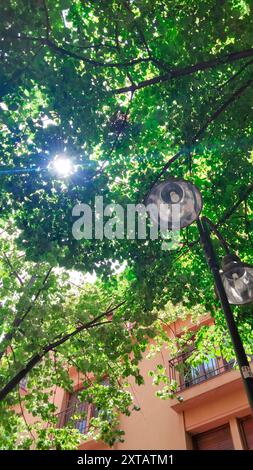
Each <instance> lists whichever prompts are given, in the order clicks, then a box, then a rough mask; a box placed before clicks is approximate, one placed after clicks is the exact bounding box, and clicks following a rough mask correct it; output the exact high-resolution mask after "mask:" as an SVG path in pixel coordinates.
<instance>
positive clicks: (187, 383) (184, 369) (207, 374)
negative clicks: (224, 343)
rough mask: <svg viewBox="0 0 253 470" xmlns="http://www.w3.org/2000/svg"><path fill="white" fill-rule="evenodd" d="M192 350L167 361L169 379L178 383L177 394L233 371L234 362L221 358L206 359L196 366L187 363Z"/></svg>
mask: <svg viewBox="0 0 253 470" xmlns="http://www.w3.org/2000/svg"><path fill="white" fill-rule="evenodd" d="M193 352H194V350H191V351H188V352H184V353H182V354H179V355H178V356H176V357H174V358H173V359H170V361H169V378H170V380H171V381H172V380H175V381H176V382H177V383H178V389H177V392H180V391H182V390H185V389H187V388H189V387H192V386H194V385H197V384H200V383H202V382H205V381H206V380H209V379H211V378H213V377H216V376H217V375H221V374H224V373H225V372H228V371H229V370H231V369H233V367H234V364H235V361H234V360H232V361H230V362H227V361H226V360H225V359H223V358H208V359H206V360H205V361H204V362H202V363H201V364H199V365H197V366H192V365H191V364H189V363H188V361H187V360H188V358H189V357H190V356H191V355H192V354H193Z"/></svg>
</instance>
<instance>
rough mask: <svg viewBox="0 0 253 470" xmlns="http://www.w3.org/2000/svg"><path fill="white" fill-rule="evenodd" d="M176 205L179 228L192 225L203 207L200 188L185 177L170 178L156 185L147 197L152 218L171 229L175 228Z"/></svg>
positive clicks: (147, 204) (161, 225)
mask: <svg viewBox="0 0 253 470" xmlns="http://www.w3.org/2000/svg"><path fill="white" fill-rule="evenodd" d="M176 205H177V207H176V208H177V209H178V211H179V214H178V219H179V225H180V227H179V228H183V227H187V226H188V225H191V224H192V223H193V222H194V221H195V220H196V219H197V218H198V216H199V214H200V212H201V210H202V207H203V203H202V197H201V194H200V191H199V190H198V188H197V187H196V186H194V185H193V184H192V183H190V182H189V181H186V180H184V179H176V178H169V179H167V180H166V181H163V182H162V183H158V184H157V185H155V186H154V187H153V189H152V190H151V192H150V193H149V195H148V197H147V199H146V206H148V210H149V212H150V216H151V218H152V220H153V221H154V222H155V223H158V225H160V227H165V228H168V229H169V230H171V229H172V228H173V206H174V209H175V206H176ZM157 213H158V214H157ZM157 215H158V217H157Z"/></svg>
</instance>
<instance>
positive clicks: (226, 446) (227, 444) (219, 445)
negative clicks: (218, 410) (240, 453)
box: [193, 424, 234, 450]
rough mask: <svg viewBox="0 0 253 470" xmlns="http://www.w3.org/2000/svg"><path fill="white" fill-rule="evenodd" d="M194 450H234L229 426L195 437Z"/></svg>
mask: <svg viewBox="0 0 253 470" xmlns="http://www.w3.org/2000/svg"><path fill="white" fill-rule="evenodd" d="M193 444H194V448H195V449H197V450H233V449H234V446H233V441H232V437H231V432H230V427H229V425H228V424H227V425H225V426H222V427H219V428H216V429H212V430H210V431H207V432H203V433H201V434H197V435H196V436H193Z"/></svg>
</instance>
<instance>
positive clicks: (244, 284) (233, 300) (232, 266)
mask: <svg viewBox="0 0 253 470" xmlns="http://www.w3.org/2000/svg"><path fill="white" fill-rule="evenodd" d="M220 274H221V278H222V282H223V285H224V288H225V291H226V294H227V298H228V301H229V303H230V304H233V305H244V304H248V303H250V302H252V301H253V266H251V265H249V264H246V263H242V261H241V260H240V258H238V256H236V255H227V256H225V257H224V258H223V261H222V270H221V273H220Z"/></svg>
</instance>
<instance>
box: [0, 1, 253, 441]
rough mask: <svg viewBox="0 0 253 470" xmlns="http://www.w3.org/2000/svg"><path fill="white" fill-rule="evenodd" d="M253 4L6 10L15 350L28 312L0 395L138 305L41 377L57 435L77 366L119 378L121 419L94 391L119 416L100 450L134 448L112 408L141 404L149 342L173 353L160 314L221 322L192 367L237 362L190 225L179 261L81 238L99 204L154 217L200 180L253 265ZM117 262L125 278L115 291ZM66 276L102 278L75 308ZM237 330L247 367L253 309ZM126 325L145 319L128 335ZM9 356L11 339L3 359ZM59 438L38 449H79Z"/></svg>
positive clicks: (5, 158) (0, 152)
mask: <svg viewBox="0 0 253 470" xmlns="http://www.w3.org/2000/svg"><path fill="white" fill-rule="evenodd" d="M252 7H253V5H252V2H251V0H240V1H239V0H227V1H217V0H204V1H201V2H200V1H198V0H192V1H191V2H188V1H181V0H180V1H179V0H176V1H175V0H173V1H170V0H167V1H165V0H120V1H116V0H95V1H92V2H91V1H86V2H83V1H82V0H74V1H71V2H70V1H68V0H54V1H53V0H8V1H6V2H2V5H1V7H0V13H1V25H0V38H1V42H0V50H1V70H0V122H1V142H0V160H1V169H0V190H1V223H2V227H3V230H7V233H8V234H10V230H11V233H12V231H13V230H15V232H16V233H15V236H14V237H12V236H11V237H10V239H9V236H10V235H8V236H7V237H4V236H3V237H2V239H1V252H2V255H3V257H2V260H1V266H0V269H1V278H2V288H1V326H2V329H3V335H8V334H10V332H11V331H12V329H13V321H14V322H15V319H17V318H22V315H21V313H22V312H23V313H25V312H26V311H27V309H29V305H30V303H31V302H32V309H31V310H29V312H28V314H27V316H25V318H24V320H22V324H20V325H15V324H14V327H15V334H14V336H13V337H12V338H11V339H12V341H11V346H12V348H13V352H10V353H9V354H8V355H6V354H3V364H2V369H1V378H0V379H1V388H4V387H5V386H6V384H9V383H10V381H11V380H12V379H13V378H15V376H16V374H17V373H18V372H19V371H20V370H22V369H23V368H24V366H25V365H26V364H27V362H28V361H29V360H30V359H31V358H32V357H33V356H34V355H35V354H40V353H41V351H43V348H45V346H46V345H48V344H51V343H52V342H53V341H55V339H56V338H60V337H63V335H64V334H68V333H70V332H72V331H74V330H75V329H76V328H77V325H79V326H80V324H85V323H86V322H88V321H91V320H92V319H93V318H95V317H96V316H98V315H99V314H101V313H102V312H106V311H107V309H108V305H110V304H111V302H112V300H113V304H112V305H113V307H116V306H117V305H120V304H121V302H123V301H124V302H125V303H124V304H122V305H120V306H119V308H118V309H116V310H115V312H114V315H113V320H112V322H111V323H110V325H109V324H107V325H104V326H103V325H102V326H98V327H96V328H91V329H89V330H83V331H81V332H80V333H78V334H77V335H76V336H74V337H72V338H71V341H66V343H64V344H61V345H59V348H58V347H57V350H56V349H54V350H53V351H52V350H51V353H50V354H46V355H45V356H43V361H42V362H43V365H42V363H41V362H40V364H36V365H35V367H34V368H33V369H32V370H31V373H30V377H31V378H30V380H29V394H27V395H26V397H25V402H26V404H25V406H27V407H28V409H29V410H30V411H31V412H32V413H33V414H34V415H36V416H38V417H40V418H43V419H44V420H45V421H48V422H49V423H51V424H52V425H53V424H54V423H52V420H53V418H52V416H53V414H54V413H53V411H54V409H53V404H52V402H49V401H48V399H47V398H46V397H48V394H47V393H46V392H45V394H44V392H42V390H44V389H46V388H48V387H51V386H55V385H61V386H63V388H65V389H71V384H70V382H69V378H68V373H67V371H68V366H69V365H70V364H71V361H72V362H74V363H75V366H76V367H77V369H78V370H80V372H81V373H84V374H85V373H86V374H87V373H89V372H91V373H93V374H94V375H95V377H96V381H95V385H96V383H98V384H99V383H100V381H101V380H102V379H103V377H104V375H105V374H106V375H108V376H109V377H110V383H111V389H110V393H111V402H110V403H111V404H110V406H109V397H108V396H107V398H106V396H100V394H99V391H98V390H97V389H96V386H95V385H94V387H93V388H92V386H91V388H90V391H89V392H87V393H91V391H92V390H93V392H92V397H90V399H93V400H94V401H96V400H97V401H98V406H100V407H101V410H102V409H103V410H105V409H106V408H107V409H108V410H109V411H108V412H109V413H112V414H111V416H110V420H111V421H110V420H109V421H108V419H106V417H105V416H104V418H103V419H102V417H103V413H102V412H101V415H100V416H101V420H102V422H101V423H100V425H99V426H100V430H101V429H102V430H103V429H104V432H102V437H103V438H104V439H105V440H107V441H108V442H110V443H112V442H113V440H114V438H117V439H120V438H121V436H120V435H119V434H118V435H117V432H119V431H117V423H116V421H115V422H114V420H116V418H115V416H116V414H115V413H114V410H115V409H116V410H118V411H119V410H120V411H121V412H126V413H128V411H129V407H130V408H131V406H132V405H131V399H130V396H129V392H128V391H127V389H125V388H124V386H122V384H121V385H119V384H118V380H119V378H120V377H123V382H124V380H125V378H127V377H128V376H130V375H133V376H134V377H135V378H136V380H137V382H139V383H141V382H142V380H143V379H142V378H141V376H140V374H139V369H138V362H139V360H140V359H141V357H142V354H143V351H144V350H145V348H146V346H147V343H148V336H150V335H154V334H155V335H156V340H157V344H158V345H159V344H161V342H162V341H166V335H165V334H164V330H163V328H162V326H161V325H162V323H161V321H159V320H156V321H155V319H156V318H157V316H158V317H161V314H160V313H159V312H164V314H163V315H164V317H163V321H166V322H170V321H172V320H173V319H174V318H175V317H184V316H185V315H186V314H188V313H189V312H191V314H193V313H194V312H197V313H199V314H202V313H205V312H207V311H209V312H211V314H212V315H213V316H215V326H214V327H212V328H211V329H210V328H204V329H203V328H201V329H200V331H199V333H198V337H197V346H198V350H199V353H198V358H197V359H198V360H201V359H203V357H204V356H206V355H208V354H211V353H213V352H214V351H216V352H217V349H218V351H219V350H220V348H221V346H222V348H223V350H222V353H223V355H225V357H228V358H229V357H231V355H232V354H233V353H232V348H231V343H230V340H229V337H228V334H227V330H226V326H225V323H224V318H223V315H222V313H221V311H220V307H219V304H218V302H217V300H216V299H215V296H214V292H213V282H212V279H211V275H210V274H209V272H208V269H207V267H206V264H205V259H204V255H203V252H202V249H201V247H200V244H199V240H198V233H197V229H196V227H195V225H192V226H191V227H189V228H188V229H186V230H184V231H182V234H181V236H182V239H181V245H180V247H179V248H178V249H177V250H175V251H171V252H166V251H162V250H161V241H160V240H157V241H144V240H126V239H124V240H117V239H114V240H107V239H104V240H95V239H92V240H81V241H77V240H75V239H74V238H73V236H72V233H71V228H72V223H73V217H72V208H73V206H74V205H75V204H76V203H77V202H79V201H80V202H83V203H87V204H90V205H93V204H94V198H95V196H96V195H103V197H104V202H105V204H107V203H111V202H115V203H119V204H122V205H123V206H124V205H125V204H127V203H137V202H143V200H144V198H145V195H146V194H147V192H148V191H149V190H150V188H151V187H152V185H153V184H154V183H155V181H157V179H164V178H166V176H168V175H174V176H178V177H184V178H188V179H190V180H191V181H193V182H194V183H195V184H196V185H197V186H198V187H199V189H200V191H201V193H202V196H203V201H204V209H203V212H204V213H205V215H206V216H208V217H209V218H210V219H211V220H212V221H213V223H214V224H215V225H216V226H217V227H219V228H220V230H221V232H223V233H224V234H225V235H226V239H227V241H228V243H229V244H230V245H231V248H232V249H233V250H234V251H237V252H238V253H239V254H240V256H241V258H242V259H243V260H244V261H248V262H250V261H252V211H253V199H252V189H253V186H252V182H251V175H252V163H253V142H252V112H253V111H252V93H253V92H252V84H253V80H252V68H253V49H252V23H253V19H252V18H253V16H252ZM60 153H65V154H66V155H68V156H70V158H71V159H72V161H73V164H74V165H77V167H78V171H77V172H76V173H74V174H73V175H72V176H70V177H69V178H68V179H65V180H62V179H60V178H59V177H57V175H55V174H52V173H51V172H50V171H48V169H47V168H48V165H49V163H50V161H51V160H52V158H53V157H54V155H55V154H60ZM10 220H11V224H10ZM9 225H11V229H10V228H9ZM216 248H217V252H218V254H219V255H220V256H222V250H221V248H220V246H219V245H218V243H217V247H216ZM10 262H11V265H10ZM115 263H117V264H118V265H123V264H124V263H125V264H126V266H127V267H126V269H125V271H124V272H123V273H122V274H120V275H118V276H117V275H115V273H114V271H115ZM51 268H53V270H52V272H50V276H49V277H48V279H45V276H46V275H47V272H48V271H49V270H51ZM60 268H61V269H62V270H61V269H60ZM71 269H74V270H79V271H82V272H83V273H92V272H93V271H94V272H95V273H96V275H97V282H96V283H95V284H94V285H88V284H84V286H83V288H82V290H81V291H80V292H78V293H77V292H75V291H73V289H72V287H73V286H72V287H71V284H70V282H69V274H68V270H71ZM20 273H21V274H20ZM59 273H60V274H59ZM19 276H21V281H22V282H20V279H18V277H19ZM43 279H44V280H45V285H44V286H43V289H42V290H41V292H40V293H39V296H38V299H36V301H34V298H35V297H36V294H37V293H38V290H40V286H41V285H42V284H43ZM34 296H35V297H34ZM20 315H21V317H20ZM235 315H236V318H237V322H238V327H239V329H240V333H241V335H242V338H243V341H244V343H245V345H246V348H247V351H248V352H249V353H252V307H247V308H244V309H237V310H235ZM126 321H130V322H134V325H135V326H134V328H133V329H132V330H131V332H129V330H127V328H125V327H124V324H125V322H126ZM80 322H81V323H80ZM101 330H102V333H101ZM186 336H187V335H186ZM167 341H168V339H167ZM187 341H188V339H187V337H185V342H187ZM9 343H10V341H8V337H7V341H6V342H4V341H3V342H2V343H1V348H2V346H3V347H6V346H9ZM174 346H175V344H171V342H170V343H169V347H170V348H172V349H173V347H174ZM177 346H178V345H177ZM180 347H183V345H180ZM3 351H4V349H3ZM130 353H132V354H133V355H134V356H133V357H134V359H133V360H130V359H129V357H130V356H129V355H130ZM119 358H120V360H119ZM197 359H196V358H195V359H194V360H197ZM160 372H161V370H160ZM158 375H159V374H158ZM162 376H163V377H164V374H162V373H160V377H158V378H157V380H158V382H159V380H160V379H161V380H162ZM161 380H160V382H161ZM15 390H16V389H15ZM87 390H89V387H88V388H87ZM122 390H123V392H122ZM168 390H169V394H170V391H171V389H170V386H168ZM104 394H105V395H106V391H104ZM102 395H103V394H102ZM167 395H168V393H167V394H166V393H165V397H167ZM18 400H19V398H18V393H17V391H16V392H15V391H14V392H13V391H11V393H10V394H9V395H8V397H7V398H6V397H5V398H4V400H3V407H2V408H1V413H2V421H1V422H2V423H3V425H2V429H1V430H0V433H1V441H2V442H3V444H2V447H5V448H8V447H12V446H15V445H16V444H15V442H16V441H15V432H17V434H18V433H19V430H18V429H19V427H18V426H20V425H21V424H20V420H19V418H18V417H17V416H16V415H15V413H13V412H12V411H11V410H10V408H9V407H10V405H11V404H15V403H17V402H18ZM7 405H8V406H7ZM17 422H18V423H19V424H17ZM108 422H111V424H112V426H111V427H110V426H108ZM97 424H99V423H97ZM99 426H98V428H99ZM48 429H49V431H45V430H44V429H42V430H41V432H40V431H39V430H37V433H39V432H40V439H39V440H38V444H37V445H38V447H39V448H48V447H50V446H52V445H53V444H52V437H50V436H52V435H54V436H55V438H54V439H55V440H54V442H55V444H54V445H55V447H57V448H59V447H60V448H66V446H72V445H74V442H76V439H77V438H78V436H76V435H74V434H73V436H72V437H73V441H72V438H71V437H69V438H68V437H66V436H68V433H69V436H70V431H69V430H55V432H53V431H52V429H55V427H54V426H51V427H50V426H49V427H48ZM112 429H113V430H114V431H112ZM15 430H16V431H15ZM100 432H101V431H100ZM66 433H67V434H66ZM115 433H116V434H115ZM29 439H30V438H29ZM29 439H28V441H26V442H25V441H24V442H23V443H22V444H21V445H23V446H25V445H27V446H29V445H30V444H31V443H30V440H29Z"/></svg>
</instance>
